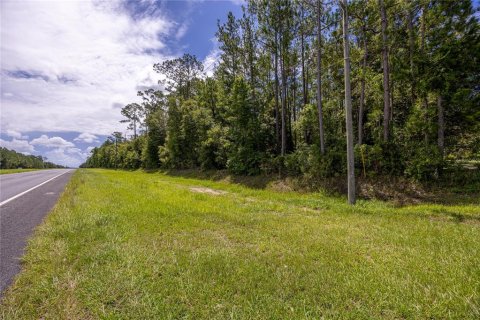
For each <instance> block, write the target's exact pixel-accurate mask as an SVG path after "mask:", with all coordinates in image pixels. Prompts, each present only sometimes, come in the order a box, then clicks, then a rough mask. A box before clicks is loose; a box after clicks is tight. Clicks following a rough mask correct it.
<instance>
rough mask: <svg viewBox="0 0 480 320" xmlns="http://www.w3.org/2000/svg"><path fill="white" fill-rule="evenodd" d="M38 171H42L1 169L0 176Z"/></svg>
mask: <svg viewBox="0 0 480 320" xmlns="http://www.w3.org/2000/svg"><path fill="white" fill-rule="evenodd" d="M36 170H41V169H0V174H10V173H19V172H29V171H36Z"/></svg>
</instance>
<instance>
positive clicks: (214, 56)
mask: <svg viewBox="0 0 480 320" xmlns="http://www.w3.org/2000/svg"><path fill="white" fill-rule="evenodd" d="M210 41H211V42H212V43H213V49H212V50H210V52H209V53H208V55H207V56H206V57H205V59H204V60H203V66H204V71H205V73H206V74H207V76H209V77H211V76H213V72H214V71H215V67H216V65H217V61H218V60H219V59H220V55H221V54H222V51H221V50H220V49H219V48H218V41H217V39H216V38H212V39H210Z"/></svg>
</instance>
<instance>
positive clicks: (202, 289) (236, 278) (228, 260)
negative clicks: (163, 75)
mask: <svg viewBox="0 0 480 320" xmlns="http://www.w3.org/2000/svg"><path fill="white" fill-rule="evenodd" d="M479 265H480V203H479V199H478V197H477V198H473V199H472V200H471V201H470V203H468V204H462V203H457V204H454V203H452V204H451V205H440V204H434V203H424V204H419V205H408V206H401V207H399V206H394V205H392V204H391V203H388V202H381V201H375V200H368V201H365V200H359V201H358V202H357V204H356V206H354V207H352V206H349V205H347V203H346V201H345V198H344V197H343V196H332V195H327V194H324V193H318V192H317V193H298V192H291V191H284V192H279V191H273V190H270V189H259V188H257V189H253V188H249V187H246V186H243V185H240V184H235V183H231V182H228V181H226V180H221V181H212V180H200V179H196V178H188V177H185V176H183V177H182V176H179V175H178V174H175V175H171V174H170V175H168V174H162V173H145V172H140V171H134V172H127V171H114V170H102V169H83V170H77V172H76V173H75V174H74V176H73V178H72V180H71V181H70V183H69V184H68V186H67V188H66V191H65V193H64V194H63V196H62V197H61V199H60V201H59V202H58V204H57V205H56V207H55V208H54V210H53V212H52V213H51V214H50V215H49V216H48V218H47V219H46V221H45V222H44V223H43V224H42V225H41V226H40V227H39V228H38V229H37V231H36V234H35V236H34V237H33V238H32V239H31V241H30V242H29V245H28V248H27V250H26V254H25V256H24V258H23V270H22V272H21V274H20V275H19V276H18V278H17V279H16V281H15V283H14V284H13V286H12V287H11V288H9V289H8V291H7V292H6V294H5V296H4V300H3V302H2V305H1V307H0V308H1V309H0V310H1V313H0V314H1V316H2V318H4V319H56V318H61V319H92V318H106V319H108V318H110V319H112V318H115V319H179V318H185V319H226V318H228V319H307V318H308V319H312V318H321V317H325V318H342V319H372V318H384V319H399V318H400V319H405V318H410V319H413V318H416V319H419V318H420V319H426V318H428V319H446V318H449V319H478V318H479V317H480V269H479V268H478V266H479Z"/></svg>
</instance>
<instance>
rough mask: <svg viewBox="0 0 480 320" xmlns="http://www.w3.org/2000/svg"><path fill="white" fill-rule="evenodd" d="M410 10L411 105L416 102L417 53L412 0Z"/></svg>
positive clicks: (410, 0)
mask: <svg viewBox="0 0 480 320" xmlns="http://www.w3.org/2000/svg"><path fill="white" fill-rule="evenodd" d="M409 4H410V10H409V12H408V42H409V58H410V77H411V80H410V81H411V86H412V87H411V106H412V107H413V105H414V104H415V100H416V95H415V89H416V88H415V87H416V83H415V65H414V63H413V55H414V53H415V33H414V30H413V14H414V12H413V4H412V0H409Z"/></svg>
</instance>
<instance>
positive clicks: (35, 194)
mask: <svg viewBox="0 0 480 320" xmlns="http://www.w3.org/2000/svg"><path fill="white" fill-rule="evenodd" d="M73 172H74V170H70V169H52V170H39V171H31V172H22V173H12V174H4V175H0V297H1V296H2V293H3V291H4V290H5V289H6V288H7V287H8V286H9V285H10V284H11V283H12V281H13V279H14V277H15V275H16V274H17V273H18V272H19V271H20V269H21V265H20V258H21V257H22V255H23V250H24V248H25V245H26V243H27V240H28V238H29V237H30V236H31V235H32V233H33V229H34V228H35V227H36V226H37V225H38V224H40V222H42V220H43V218H44V217H45V216H46V215H47V213H48V212H49V211H50V210H51V209H52V207H53V206H54V205H55V203H56V202H57V200H58V197H59V196H60V194H61V193H62V191H63V189H64V188H65V185H66V184H67V182H68V180H70V177H71V175H72V173H73Z"/></svg>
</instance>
